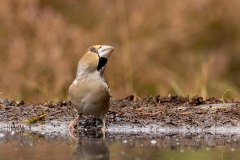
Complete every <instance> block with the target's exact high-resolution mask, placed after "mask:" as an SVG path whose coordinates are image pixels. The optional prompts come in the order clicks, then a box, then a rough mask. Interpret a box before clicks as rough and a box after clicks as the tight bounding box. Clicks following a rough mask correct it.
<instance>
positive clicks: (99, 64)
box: [97, 57, 108, 71]
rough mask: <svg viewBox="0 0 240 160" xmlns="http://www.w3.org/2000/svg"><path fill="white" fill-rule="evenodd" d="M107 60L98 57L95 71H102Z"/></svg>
mask: <svg viewBox="0 0 240 160" xmlns="http://www.w3.org/2000/svg"><path fill="white" fill-rule="evenodd" d="M107 61H108V59H107V58H104V57H100V58H99V61H98V66H97V70H98V71H99V70H100V69H102V68H103V67H105V66H106V64H107Z"/></svg>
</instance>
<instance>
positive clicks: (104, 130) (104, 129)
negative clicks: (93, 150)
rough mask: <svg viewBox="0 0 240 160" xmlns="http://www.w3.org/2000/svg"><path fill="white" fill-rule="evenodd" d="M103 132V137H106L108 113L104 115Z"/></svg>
mask: <svg viewBox="0 0 240 160" xmlns="http://www.w3.org/2000/svg"><path fill="white" fill-rule="evenodd" d="M102 122H103V126H102V134H103V139H105V133H106V114H104V115H102Z"/></svg>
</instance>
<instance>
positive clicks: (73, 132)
mask: <svg viewBox="0 0 240 160" xmlns="http://www.w3.org/2000/svg"><path fill="white" fill-rule="evenodd" d="M81 117H82V114H78V116H77V117H76V118H75V119H74V120H73V121H72V122H71V123H70V124H69V126H68V132H69V135H70V136H71V137H72V138H73V139H75V140H76V130H77V129H75V127H76V126H78V120H79V119H80V118H81Z"/></svg>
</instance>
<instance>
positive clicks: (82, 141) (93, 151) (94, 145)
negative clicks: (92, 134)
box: [70, 137, 110, 160]
mask: <svg viewBox="0 0 240 160" xmlns="http://www.w3.org/2000/svg"><path fill="white" fill-rule="evenodd" d="M109 158H110V152H109V149H108V147H107V144H106V141H105V139H96V138H87V139H86V137H84V138H79V139H78V142H77V144H76V146H75V147H74V150H73V152H72V155H71V158H70V159H71V160H95V159H102V160H108V159H109Z"/></svg>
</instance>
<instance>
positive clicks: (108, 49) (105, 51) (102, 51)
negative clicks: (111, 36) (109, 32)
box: [98, 45, 115, 59]
mask: <svg viewBox="0 0 240 160" xmlns="http://www.w3.org/2000/svg"><path fill="white" fill-rule="evenodd" d="M114 49H115V48H114V47H112V46H106V45H103V46H102V47H101V48H99V50H98V54H99V56H100V57H104V58H107V59H108V58H109V57H110V55H111V53H112V52H113V50H114Z"/></svg>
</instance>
